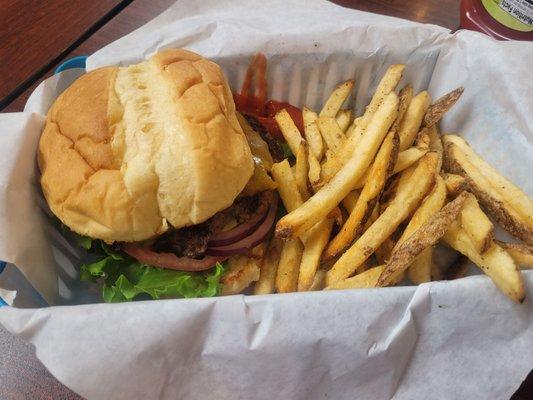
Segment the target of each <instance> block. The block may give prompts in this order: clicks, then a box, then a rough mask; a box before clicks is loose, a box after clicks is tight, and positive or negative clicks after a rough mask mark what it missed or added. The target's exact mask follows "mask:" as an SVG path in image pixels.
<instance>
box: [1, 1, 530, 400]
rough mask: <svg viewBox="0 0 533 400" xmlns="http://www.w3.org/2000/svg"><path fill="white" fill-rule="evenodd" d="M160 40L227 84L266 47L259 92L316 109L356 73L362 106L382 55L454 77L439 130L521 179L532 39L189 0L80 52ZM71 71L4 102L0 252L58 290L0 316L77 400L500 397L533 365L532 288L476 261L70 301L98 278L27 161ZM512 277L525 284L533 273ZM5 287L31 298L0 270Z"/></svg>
mask: <svg viewBox="0 0 533 400" xmlns="http://www.w3.org/2000/svg"><path fill="white" fill-rule="evenodd" d="M165 47H186V48H188V49H191V50H193V51H197V52H200V53H202V54H203V55H204V56H206V57H209V58H212V59H214V60H215V61H217V62H218V63H220V65H222V66H223V68H224V69H225V71H226V73H227V76H228V79H229V81H230V84H231V85H232V87H233V88H238V86H239V85H240V83H241V82H242V79H243V77H244V71H245V69H246V67H247V65H248V62H249V60H250V56H251V55H253V54H254V53H255V52H257V51H262V52H264V53H265V54H266V55H267V57H268V60H269V82H270V83H271V84H270V95H271V97H272V98H275V99H278V100H289V101H291V102H292V103H294V104H297V105H304V104H305V105H308V106H311V107H318V106H319V105H320V104H321V102H322V101H323V100H324V98H325V95H326V94H327V92H328V91H329V90H330V89H331V88H332V87H333V86H334V85H335V84H337V83H338V82H339V81H341V80H342V79H347V78H356V80H357V89H356V91H355V92H356V93H355V95H354V98H353V99H352V100H353V101H352V104H353V105H354V108H355V109H356V110H357V111H358V112H360V111H361V110H362V108H363V106H364V105H365V104H366V103H368V100H369V98H370V94H371V93H372V90H373V88H375V86H376V85H377V83H378V82H379V79H380V77H381V76H382V74H383V73H384V71H385V70H386V68H387V67H388V65H390V64H391V63H395V62H401V63H405V64H406V66H407V67H406V72H405V77H404V81H405V82H412V83H413V84H414V86H415V89H416V90H422V89H428V90H429V91H430V94H431V95H432V96H433V97H434V98H437V97H439V96H440V95H442V94H444V93H445V92H447V91H448V90H451V89H453V88H455V87H457V86H459V85H463V86H465V93H464V95H463V97H462V98H461V100H460V102H459V103H458V105H457V106H456V107H455V108H453V109H452V111H451V112H450V113H449V114H448V115H447V116H445V118H444V120H443V123H442V128H443V130H444V131H445V132H459V133H460V134H461V135H463V136H465V137H466V138H467V139H468V140H469V141H470V142H471V144H472V145H473V147H474V148H475V149H476V150H477V151H478V152H479V153H480V154H482V155H483V157H485V158H486V159H487V160H488V161H489V162H491V163H492V164H494V165H495V166H497V167H498V169H500V170H501V171H502V172H503V173H504V174H505V175H506V176H508V177H509V178H510V179H512V180H513V181H515V182H516V183H517V184H519V185H520V186H522V187H523V188H524V190H525V191H526V192H527V193H528V194H529V195H531V194H532V193H533V183H532V181H531V179H530V178H529V174H530V172H531V171H532V170H533V145H532V138H533V133H532V132H533V119H532V118H531V116H532V115H533V100H532V97H531V93H533V81H532V79H531V71H532V70H533V44H531V43H517V42H507V43H503V42H495V41H493V40H491V39H489V38H488V37H486V36H483V35H481V34H477V33H473V32H460V33H457V34H454V35H451V34H449V31H448V30H446V29H444V28H441V27H437V26H432V25H422V24H416V23H412V22H409V21H404V20H399V19H395V18H390V17H384V16H378V15H373V14H368V13H363V12H358V11H354V10H348V9H344V8H341V7H338V6H335V5H333V4H331V3H327V2H322V1H291V2H287V1H272V2H264V1H256V0H253V1H252V0H248V1H233V2H231V3H230V4H227V2H221V1H216V0H209V1H202V2H197V1H193V0H188V1H179V2H178V3H176V4H175V5H174V6H172V7H171V8H170V9H169V10H167V11H166V12H165V13H164V14H162V15H161V16H159V17H158V18H156V19H155V20H153V21H151V22H150V23H148V24H147V25H145V26H144V27H142V28H140V29H139V30H137V31H135V32H133V33H132V34H130V35H128V36H126V37H124V38H122V39H120V40H118V41H117V42H115V43H113V44H111V45H109V46H107V47H105V48H104V49H102V50H100V51H98V52H97V53H95V54H94V55H92V56H91V57H90V58H89V59H88V68H89V69H94V68H96V67H99V66H103V65H110V64H122V65H126V64H129V63H132V62H137V61H139V60H141V59H143V58H145V57H147V56H149V55H151V54H152V53H154V52H155V51H157V50H158V49H161V48H165ZM79 73H80V71H67V72H65V73H64V74H62V75H60V76H56V77H53V78H50V79H49V80H47V81H46V82H44V83H43V84H42V85H41V86H40V87H39V88H38V89H37V90H36V91H35V93H34V94H33V95H32V97H31V98H30V100H29V101H28V104H27V105H26V109H25V112H24V113H17V114H2V115H0V131H1V132H2V134H1V135H0V148H1V149H2V150H3V157H2V158H0V187H1V188H2V191H1V192H0V207H1V208H0V259H3V260H5V261H8V262H10V263H12V264H15V265H16V266H17V267H18V268H19V270H20V271H21V272H22V274H23V275H24V276H25V277H26V278H27V279H28V280H29V281H30V282H31V283H32V284H33V286H34V287H35V288H36V289H37V290H38V292H39V293H40V294H41V295H42V296H43V297H44V299H46V301H47V302H48V303H49V304H52V305H67V304H68V305H69V306H59V307H58V306H56V307H46V308H39V309H22V308H13V307H4V308H2V309H0V322H1V323H2V324H4V325H5V326H6V328H7V329H8V330H10V331H11V332H13V333H15V334H18V335H20V336H22V337H24V338H25V339H27V340H29V341H31V342H32V343H34V344H35V346H36V351H37V355H38V357H39V358H40V359H41V361H43V363H44V364H45V365H46V366H47V368H48V369H49V370H50V371H51V372H52V373H53V374H54V375H55V376H56V377H57V378H58V379H59V380H61V381H62V382H63V383H65V384H66V385H68V386H69V387H71V388H72V389H73V390H75V391H77V392H78V393H80V394H81V395H83V396H85V397H87V398H90V399H93V398H94V399H132V398H134V399H137V398H139V399H152V398H154V399H156V398H157V399H159V398H164V399H176V398H180V399H181V398H183V399H272V398H277V399H324V398H330V399H353V398H361V399H390V398H393V397H394V398H395V399H427V398H431V399H450V398H483V399H501V398H509V397H510V395H511V394H512V393H513V392H514V390H516V388H517V387H518V386H519V384H520V382H521V381H522V380H523V379H524V378H525V376H526V375H527V373H528V372H529V370H530V369H531V368H532V367H533V310H532V306H531V303H530V300H529V298H528V299H527V300H526V301H525V303H524V304H522V305H516V304H513V303H512V302H511V301H509V300H508V299H507V298H505V297H504V296H503V295H502V294H501V293H499V292H498V291H497V290H496V289H495V287H494V285H493V284H492V283H491V282H490V280H489V279H488V278H487V277H485V276H472V277H468V278H465V279H462V280H459V281H454V282H437V283H429V284H424V285H422V286H419V287H418V288H414V287H398V288H386V289H373V290H359V291H342V292H341V291H338V292H320V293H298V294H290V295H270V296H256V297H245V296H231V297H225V298H216V299H193V300H167V301H148V302H136V303H131V304H117V305H109V304H86V305H79V304H82V303H95V302H97V301H98V298H99V297H98V296H99V293H98V292H97V288H96V287H95V286H90V285H86V284H83V283H80V282H79V281H78V279H77V266H78V264H79V258H80V256H81V254H80V252H79V250H77V249H75V248H73V247H72V246H71V245H70V244H69V243H68V241H66V240H65V239H64V238H63V237H62V236H61V235H60V234H59V232H58V230H57V228H56V226H55V225H54V223H53V222H52V221H51V219H50V218H49V217H48V216H47V213H46V205H45V203H44V202H43V200H42V196H41V194H40V191H39V185H38V182H37V173H36V168H35V151H36V146H37V141H38V138H39V135H40V131H41V129H42V126H43V123H44V118H45V117H44V114H45V113H46V110H47V108H48V107H49V105H50V104H51V102H52V101H53V99H54V98H55V97H56V96H57V95H58V94H59V93H60V92H61V91H62V90H63V89H64V88H65V87H67V86H68V84H70V82H72V80H73V79H74V78H75V77H76V76H78V74H79ZM14 268H15V267H13V265H10V266H9V267H8V270H9V271H12V272H11V273H12V274H13V276H15V275H16V274H15V273H14V272H13V271H16V270H15V269H14ZM19 275H20V274H19ZM524 276H525V280H526V282H527V286H528V293H532V291H533V274H531V273H525V274H524ZM19 278H20V276H19ZM19 278H17V279H19ZM4 283H5V284H4ZM0 286H2V287H3V288H6V289H12V290H13V289H18V291H19V294H18V296H21V299H23V298H24V296H26V298H30V299H33V298H37V296H36V295H35V294H32V293H30V290H29V289H28V288H27V287H20V286H22V285H20V286H17V285H15V286H17V287H13V286H12V282H11V286H10V285H9V282H3V281H2V278H1V277H0ZM21 292H24V293H21ZM40 302H42V300H40V299H38V300H35V302H32V301H21V302H20V304H17V299H16V300H15V306H18V307H23V306H25V305H32V304H40Z"/></svg>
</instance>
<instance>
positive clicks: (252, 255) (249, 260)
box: [220, 243, 266, 296]
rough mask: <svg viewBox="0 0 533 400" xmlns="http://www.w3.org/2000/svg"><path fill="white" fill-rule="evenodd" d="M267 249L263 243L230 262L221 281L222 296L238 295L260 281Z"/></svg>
mask: <svg viewBox="0 0 533 400" xmlns="http://www.w3.org/2000/svg"><path fill="white" fill-rule="evenodd" d="M265 248H266V245H265V243H261V244H260V245H258V246H256V247H254V248H253V249H252V250H250V251H249V252H248V253H246V254H239V255H236V256H233V257H231V258H230V259H229V260H228V268H227V270H226V271H225V272H224V275H223V276H222V278H221V280H220V283H221V284H222V290H221V295H223V296H225V295H230V294H238V293H240V292H242V291H243V290H244V289H246V288H247V287H248V286H250V285H251V284H252V283H253V282H255V281H257V280H258V279H259V275H260V270H261V264H262V262H263V257H264V253H265Z"/></svg>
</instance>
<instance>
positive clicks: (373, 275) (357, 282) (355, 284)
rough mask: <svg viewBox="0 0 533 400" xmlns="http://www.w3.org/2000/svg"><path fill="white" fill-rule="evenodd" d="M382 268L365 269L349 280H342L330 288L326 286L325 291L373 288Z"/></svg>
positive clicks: (381, 266)
mask: <svg viewBox="0 0 533 400" xmlns="http://www.w3.org/2000/svg"><path fill="white" fill-rule="evenodd" d="M384 268H385V267H384V266H383V265H379V266H377V267H373V268H370V269H367V270H366V271H364V272H361V273H360V274H357V275H355V276H352V277H351V278H347V279H343V280H341V281H338V282H335V283H334V284H332V285H330V286H327V287H326V290H342V289H367V288H374V287H376V286H377V283H378V278H379V276H380V275H381V273H382V272H383V269H384Z"/></svg>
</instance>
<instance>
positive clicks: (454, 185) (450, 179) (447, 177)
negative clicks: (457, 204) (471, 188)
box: [441, 172, 467, 196]
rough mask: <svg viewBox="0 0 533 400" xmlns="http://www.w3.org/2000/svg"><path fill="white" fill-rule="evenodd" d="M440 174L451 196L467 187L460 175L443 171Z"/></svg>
mask: <svg viewBox="0 0 533 400" xmlns="http://www.w3.org/2000/svg"><path fill="white" fill-rule="evenodd" d="M441 175H442V178H443V179H444V183H445V184H446V190H447V191H448V193H450V194H451V195H452V196H455V195H457V194H459V193H461V192H462V191H463V190H466V189H467V184H466V179H465V178H464V177H462V176H461V175H456V174H450V173H447V172H443V173H442V174H441Z"/></svg>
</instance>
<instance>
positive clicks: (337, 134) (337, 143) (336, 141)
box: [317, 116, 346, 155]
mask: <svg viewBox="0 0 533 400" xmlns="http://www.w3.org/2000/svg"><path fill="white" fill-rule="evenodd" d="M317 123H318V129H319V130H320V134H321V135H322V139H324V143H326V145H327V146H328V149H330V150H331V152H332V154H333V155H335V154H337V153H338V152H339V150H340V149H341V148H342V146H343V145H344V143H345V142H346V136H344V132H343V130H342V129H341V128H340V126H339V124H338V123H337V120H336V119H335V117H322V116H321V117H318V120H317Z"/></svg>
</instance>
